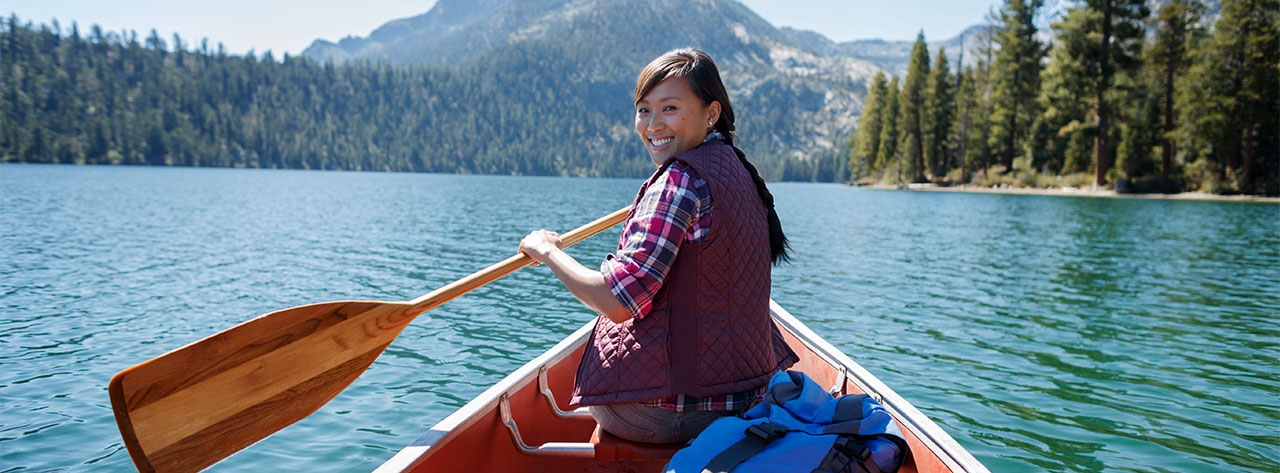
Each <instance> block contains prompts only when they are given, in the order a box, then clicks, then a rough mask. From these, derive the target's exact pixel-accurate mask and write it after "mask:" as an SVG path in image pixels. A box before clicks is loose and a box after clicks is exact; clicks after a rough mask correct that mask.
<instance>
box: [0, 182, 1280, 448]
mask: <svg viewBox="0 0 1280 473" xmlns="http://www.w3.org/2000/svg"><path fill="white" fill-rule="evenodd" d="M638 185H639V181H638V180H607V179H561V178H535V177H501V176H445V175H423V174H416V175H415V174H379V173H333V172H300V171H262V170H225V169H222V170H220V169H163V168H133V167H72V166H25V165H21V166H20V165H0V314H2V315H0V364H3V366H4V368H5V369H4V370H0V455H2V456H3V461H0V470H3V471H18V470H24V469H25V470H30V471H43V470H49V469H64V470H68V471H126V470H129V469H130V468H131V466H130V464H129V459H128V454H127V452H125V451H124V449H123V446H122V445H121V443H120V439H119V433H118V431H117V430H116V429H115V425H114V420H113V418H112V415H111V410H110V405H109V402H108V400H107V396H106V384H107V381H108V380H109V379H110V377H111V376H112V375H113V374H115V372H117V371H119V370H120V369H123V368H126V367H128V366H131V365H133V364H136V363H139V362H141V361H144V360H146V359H149V358H151V357H154V356H156V355H159V354H161V353H164V352H165V351H168V350H171V349H174V348H177V347H179V346H181V345H182V344H185V343H188V342H191V341H194V340H196V339H198V338H201V337H204V336H207V335H209V334H212V333H214V332H216V331H219V330H222V329H225V328H227V327H230V326H232V325H235V324H237V323H239V322H242V321H244V320H246V319H248V318H249V317H252V316H255V315H258V314H263V313H266V312H270V311H273V310H277V309H281V308H285V307H291V306H296V305H302V304H306V303H312V302H320V301H327V300H342V299H372V300H403V299H410V298H413V297H417V296H419V295H421V294H424V293H426V292H428V291H430V290H431V289H434V288H435V287H438V286H440V285H442V284H444V283H447V282H449V281H452V280H454V279H457V278H459V277H462V276H464V275H466V274H469V273H470V272H472V271H475V270H477V269H480V268H482V267H484V266H486V265H488V264H490V263H492V262H495V261H498V260H501V259H503V258H505V257H507V256H509V255H510V254H511V253H512V252H513V251H514V248H515V244H516V242H517V241H518V240H519V238H520V236H522V235H523V234H524V233H525V232H527V231H528V230H531V229H535V228H549V229H558V230H566V229H570V228H573V227H575V226H577V225H580V224H582V223H585V222H587V221H589V220H592V219H594V218H595V217H597V216H600V215H604V214H605V213H608V212H609V211H611V210H613V209H616V208H618V207H620V206H622V205H625V204H627V203H629V202H630V198H631V196H632V193H633V192H634V191H635V188H636V187H638ZM771 187H772V189H773V190H774V193H775V195H776V196H777V201H778V209H779V213H780V214H781V216H782V219H783V223H784V225H785V226H786V230H787V232H788V234H789V235H790V236H791V238H792V241H793V244H794V249H795V259H794V261H793V263H791V264H789V265H786V266H783V267H780V268H778V269H777V270H776V271H775V273H774V297H775V299H777V300H778V302H779V303H780V304H782V305H783V306H784V307H787V308H788V309H789V310H790V311H791V312H792V313H794V314H796V315H797V316H798V317H800V318H801V319H802V320H804V321H805V322H806V323H807V324H809V325H810V326H811V327H812V328H813V329H814V330H815V331H817V332H818V333H819V334H821V335H822V336H824V337H826V338H827V339H828V340H829V341H831V342H832V343H833V344H835V345H836V346H838V347H839V348H841V349H842V350H844V351H845V352H846V353H848V354H849V355H850V356H851V357H853V358H854V359H855V360H857V361H858V362H859V363H862V364H863V365H864V366H866V367H867V368H868V369H869V370H871V371H872V372H873V373H875V374H876V375H878V376H880V377H881V378H882V379H883V380H884V381H885V382H886V383H888V384H889V385H890V386H892V387H893V388H894V389H895V390H897V391H898V392H899V393H900V394H902V395H903V396H905V397H906V398H907V399H908V400H910V401H911V402H912V403H914V404H915V405H916V406H917V407H919V408H920V409H921V410H922V411H924V412H925V413H926V414H928V415H930V416H932V417H933V418H934V419H935V420H936V421H937V422H938V423H939V424H941V425H942V426H943V428H944V429H946V430H947V431H948V432H950V433H951V434H952V436H954V437H955V438H956V439H957V440H958V441H959V442H960V443H961V444H962V445H964V446H965V447H966V448H968V449H970V451H972V452H973V453H974V454H975V455H976V456H977V457H978V458H979V459H980V460H982V461H983V462H984V463H986V464H987V466H988V467H990V468H991V470H992V471H1027V472H1031V471H1097V470H1103V469H1105V470H1116V471H1239V470H1245V469H1250V470H1254V469H1260V470H1264V471H1274V470H1276V469H1277V468H1280V454H1278V453H1277V452H1278V451H1280V448H1278V447H1280V436H1278V435H1277V433H1276V430H1275V419H1277V418H1280V408H1277V406H1278V405H1280V399H1278V397H1277V392H1280V375H1278V374H1277V368H1276V367H1277V366H1280V346H1278V345H1277V343H1276V340H1278V339H1280V338H1278V337H1280V322H1277V320H1276V319H1277V318H1276V317H1275V314H1277V313H1280V206H1275V205H1266V204H1246V203H1221V202H1179V201H1152V200H1132V199H1097V198H1081V197H1040V196H1000V195H968V194H951V193H922V192H897V191H869V190H861V189H852V188H848V187H844V186H837V185H813V184H790V183H780V184H774V185H772V186H771ZM616 238H617V230H612V231H610V232H606V233H605V234H603V235H602V236H601V237H597V238H596V239H593V240H588V241H587V242H584V243H582V244H581V245H580V246H579V247H576V248H575V249H573V250H571V253H573V254H574V255H575V256H578V257H579V259H580V260H583V261H584V262H585V263H587V264H588V265H593V264H595V262H597V261H598V260H599V258H600V257H601V256H603V255H604V254H605V253H607V252H608V251H609V250H610V249H611V247H612V245H613V244H614V243H615V242H616ZM588 320H590V314H588V313H586V312H585V310H583V309H582V307H581V306H580V305H579V304H577V303H576V302H574V301H573V300H572V298H571V297H570V296H569V295H568V294H567V293H566V292H565V291H564V290H563V289H562V288H561V287H560V286H559V284H558V282H556V280H555V278H554V277H553V276H552V275H551V274H550V272H548V271H546V270H545V269H535V270H522V271H520V272H517V273H516V274H514V275H512V276H510V277H508V278H506V279H503V280H500V281H498V282H495V283H493V284H491V285H489V286H487V287H485V288H481V289H479V290H477V291H476V292H474V293H472V294H470V295H468V296H465V297H463V298H460V299H458V300H455V301H453V302H450V303H449V304H446V305H444V306H442V307H440V308H438V309H436V310H434V311H432V312H429V313H427V314H425V315H423V316H421V317H419V319H418V320H416V321H415V322H414V323H413V324H411V325H410V326H409V327H408V328H406V329H405V331H404V332H403V333H402V334H401V335H400V338H398V339H397V341H396V342H395V343H394V344H393V345H392V346H391V347H390V348H388V349H387V351H386V352H385V353H384V354H383V355H382V357H381V358H379V359H378V361H377V362H376V363H374V365H373V367H372V368H370V370H369V371H368V372H367V373H366V374H365V375H364V376H362V377H361V378H360V379H359V380H358V381H357V382H356V383H355V384H353V385H352V386H351V387H350V388H348V389H347V390H346V391H344V392H343V394H341V395H340V396H338V397H337V398H336V399H334V400H333V401H332V402H330V403H329V404H328V405H326V406H325V407H324V408H323V409H321V410H320V411H319V412H317V413H316V414H314V415H312V416H311V417H308V418H307V419H305V420H303V421H302V422H300V423H298V424H296V425H294V426H292V427H290V428H288V429H286V430H284V431H282V432H280V433H279V434H277V435H275V436H273V437H271V438H269V439H267V440H265V441H263V442H261V443H259V444H257V445H255V446H253V447H251V448H249V449H248V450H246V451H244V452H241V453H240V454H237V455H235V456H233V457H232V458H230V459H228V460H227V461H225V462H223V463H220V464H218V465H216V466H215V467H214V468H213V469H212V470H213V471H244V470H246V469H252V468H254V467H257V468H259V469H260V468H262V467H264V466H268V465H269V466H271V467H272V468H273V469H279V470H282V471H293V470H306V471H367V470H370V469H372V468H373V467H374V466H376V465H377V464H379V463H381V462H382V461H383V460H385V459H386V458H389V457H390V456H391V455H392V454H393V452H394V451H395V450H397V449H399V447H400V446H402V445H404V444H406V443H408V442H410V441H411V440H413V439H414V438H415V437H416V436H417V435H419V434H420V433H422V432H424V431H425V430H426V429H427V428H428V427H429V426H430V425H431V424H433V423H434V422H436V421H438V420H440V419H442V418H443V417H444V416H446V415H448V413H450V412H452V410H454V409H456V408H457V407H460V406H461V405H463V404H465V403H466V401H467V400H469V399H471V398H472V397H473V396H475V395H476V394H478V393H479V392H480V391H482V390H484V389H485V388H486V387H488V386H489V385H491V384H492V383H494V382H496V381H498V380H499V379H501V378H502V377H503V376H504V375H505V374H506V373H508V372H510V371H511V370H513V369H515V368H516V367H518V366H520V365H521V364H523V363H524V362H525V361H527V360H529V359H531V358H533V357H535V356H537V355H538V354H539V353H541V352H542V351H544V350H546V349H547V348H549V347H550V346H552V345H554V344H555V343H556V342H558V341H559V340H560V339H562V338H563V337H564V336H566V335H568V334H569V333H570V332H572V331H573V330H574V329H575V328H577V327H578V326H580V325H581V324H583V323H585V322H586V321H588ZM68 439H76V440H75V445H76V448H73V449H68V448H67V445H68V443H67V440H68Z"/></svg>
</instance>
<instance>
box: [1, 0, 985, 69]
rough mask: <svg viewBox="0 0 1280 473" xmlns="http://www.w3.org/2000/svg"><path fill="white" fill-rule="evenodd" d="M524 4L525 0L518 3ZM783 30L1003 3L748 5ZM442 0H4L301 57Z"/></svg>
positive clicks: (826, 0) (847, 29)
mask: <svg viewBox="0 0 1280 473" xmlns="http://www.w3.org/2000/svg"><path fill="white" fill-rule="evenodd" d="M516 1H519V0H516ZM741 1H742V3H744V4H746V5H747V6H748V7H750V8H751V9H752V10H754V11H755V12H756V13H757V14H759V15H760V16H761V17H763V18H764V19H765V20H768V21H769V22H770V23H773V24H774V25H775V26H780V27H781V26H790V27H793V28H799V29H807V30H814V31H817V32H819V33H822V34H824V35H826V36H827V37H828V38H831V39H832V40H835V41H848V40H853V39H873V38H875V39H888V40H913V39H915V37H916V33H917V32H918V31H920V30H921V29H923V30H924V32H925V36H926V37H927V38H928V39H929V40H940V39H947V38H951V37H953V36H955V35H957V34H959V33H960V32H961V31H962V30H964V29H965V28H967V27H968V26H970V25H974V24H977V23H980V22H982V19H983V15H985V14H986V13H987V11H988V10H989V9H990V8H991V7H992V6H994V5H996V4H998V3H999V0H890V1H884V0H741ZM433 4H435V0H373V1H364V2H355V1H351V0H346V1H340V0H306V1H300V0H219V1H190V2H189V1H181V0H179V1H174V0H109V1H104V0H0V11H3V12H4V15H5V17H8V16H9V15H10V14H17V15H18V17H19V18H20V19H22V21H24V22H26V21H31V22H32V23H36V24H39V23H46V24H47V23H49V22H50V20H51V19H53V18H57V19H58V22H59V23H60V24H61V26H62V27H63V28H67V27H70V25H71V23H72V21H74V22H76V23H77V24H78V26H79V27H80V29H81V31H88V30H89V27H90V25H93V24H98V25H99V26H101V27H102V28H103V29H104V30H106V31H117V32H118V31H121V30H135V31H137V32H138V36H139V37H140V38H141V37H146V36H147V35H148V34H149V33H150V32H151V29H152V28H155V29H156V31H157V32H158V33H159V34H160V37H161V38H164V39H165V41H166V42H169V41H170V40H171V38H172V37H173V33H175V32H176V33H178V34H179V35H181V36H182V38H183V41H184V42H186V43H188V44H199V42H200V39H201V38H208V39H209V44H210V47H214V46H215V45H217V44H218V43H219V42H221V43H223V45H224V46H225V47H226V50H227V52H229V53H233V54H243V53H245V52H247V51H249V50H254V51H255V52H257V53H258V54H261V53H263V52H265V51H267V50H271V51H272V52H274V53H275V55H276V56H277V57H279V56H280V55H281V54H283V53H286V52H287V53H289V54H292V55H297V54H299V53H301V52H302V50H303V49H306V47H307V46H309V45H310V44H311V42H312V41H314V40H316V39H326V40H329V41H337V40H339V39H342V38H343V37H346V36H368V34H369V33H370V32H371V31H373V30H374V29H376V28H377V27H378V26H381V25H382V24H383V23H386V22H387V21H390V20H393V19H396V18H404V17H409V16H414V15H417V14H421V13H424V12H426V11H427V10H430V9H431V5H433Z"/></svg>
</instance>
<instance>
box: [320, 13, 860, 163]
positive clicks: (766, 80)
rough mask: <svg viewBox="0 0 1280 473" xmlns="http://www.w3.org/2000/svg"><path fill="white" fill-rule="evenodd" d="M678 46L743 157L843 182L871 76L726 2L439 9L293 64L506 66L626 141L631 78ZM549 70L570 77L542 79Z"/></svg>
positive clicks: (324, 44) (328, 45)
mask: <svg viewBox="0 0 1280 473" xmlns="http://www.w3.org/2000/svg"><path fill="white" fill-rule="evenodd" d="M671 11H680V12H681V14H680V15H670V14H669V12H671ZM636 18H645V19H646V21H636ZM683 46H694V47H698V48H701V49H703V50H706V51H707V52H708V53H710V54H711V55H712V57H714V58H715V59H716V60H717V63H718V65H719V66H720V68H721V70H722V72H723V73H724V77H725V79H726V86H728V87H729V88H730V93H731V95H732V97H733V100H734V101H735V103H734V105H735V107H736V108H738V109H739V110H740V111H739V113H738V116H739V117H741V118H740V122H739V124H738V127H739V135H740V137H741V139H740V142H741V143H743V145H744V146H745V147H751V148H752V151H753V152H754V153H755V154H757V155H761V154H765V155H769V156H776V157H787V158H792V159H798V160H801V161H812V160H815V159H817V160H824V161H825V162H829V164H824V166H825V167H828V168H830V169H829V170H828V171H826V172H833V173H839V172H843V170H842V168H843V160H844V157H843V153H844V143H845V141H846V140H847V139H848V137H849V136H850V135H851V134H852V132H853V128H854V123H855V119H856V116H857V115H858V113H859V112H860V111H861V108H862V97H863V95H864V94H865V83H867V82H868V81H869V79H870V78H871V76H873V75H874V74H875V72H876V71H877V70H879V68H878V67H877V66H876V65H875V64H873V63H871V62H868V61H865V60H862V59H858V58H856V57H853V56H851V55H829V54H824V53H823V52H821V51H816V50H814V49H813V48H810V47H806V46H805V45H804V43H803V42H801V41H797V40H795V39H793V38H792V35H791V34H789V33H787V32H785V31H783V30H780V29H778V28H775V27H774V26H773V25H771V24H769V23H768V22H767V21H765V20H764V19H762V18H760V17H759V16H758V15H756V14H755V13H754V12H752V11H751V10H750V9H749V8H747V7H746V6H744V5H742V4H741V3H738V2H736V1H733V0H696V1H692V2H689V1H676V0H654V1H649V0H643V1H642V0H520V1H510V0H485V1H482V2H478V3H471V2H466V1H462V0H440V1H439V2H438V3H437V4H436V5H435V6H434V7H432V9H431V10H430V11H428V12H426V13H424V14H422V15H417V16H413V17H409V18H404V19H399V20H395V21H391V22H389V23H387V24H385V25H383V26H381V27H379V28H378V29H376V30H375V31H374V32H373V33H371V34H370V35H369V36H368V37H365V38H355V37H351V38H346V39H343V40H341V41H339V42H338V43H332V42H328V41H316V42H315V43H313V44H312V45H311V46H310V47H309V48H307V49H306V50H305V51H304V52H303V55H304V56H305V57H307V58H310V59H313V60H317V61H322V62H323V61H332V62H334V63H339V64H341V63H347V62H351V61H359V62H371V63H388V64H393V65H425V66H443V67H452V68H468V67H482V65H485V66H483V67H486V68H488V67H489V65H493V64H503V65H507V66H508V67H505V68H504V71H505V72H504V74H510V75H511V79H512V80H521V81H535V82H540V83H541V82H546V83H548V84H550V85H549V86H551V87H557V88H560V87H564V88H565V89H563V91H564V92H566V93H567V92H568V91H569V90H575V91H577V93H582V94H586V95H587V96H589V97H590V98H591V99H590V100H588V101H587V102H585V106H587V107H591V108H594V109H595V110H593V112H598V113H604V114H606V115H608V116H614V117H617V123H618V126H620V127H621V131H620V130H613V131H610V130H597V133H595V134H598V135H599V136H604V137H606V139H611V140H612V139H626V140H633V139H634V137H632V136H630V135H629V134H627V133H623V132H624V131H626V130H629V127H630V115H631V103H630V95H631V92H632V90H631V89H632V87H633V85H634V81H635V75H636V74H637V73H638V72H639V70H640V68H641V67H643V65H644V64H645V63H646V62H647V61H648V60H649V59H652V58H653V57H656V56H657V55H658V54H661V53H662V52H664V51H666V50H669V49H672V48H676V47H683ZM550 71H574V72H573V73H572V74H568V75H558V76H555V77H548V76H546V75H547V74H549V73H551V72H550ZM556 81H563V83H560V84H556ZM512 99H517V98H512ZM563 113H583V111H574V110H564V111H563ZM766 115H767V116H766ZM761 159H763V160H766V161H768V160H769V158H768V157H767V156H761ZM782 165H783V164H782V162H781V161H775V162H773V163H772V164H769V163H766V165H765V166H764V167H766V168H769V167H775V169H773V174H774V175H779V176H780V175H782V174H785V172H784V170H782V169H780V168H777V166H782Z"/></svg>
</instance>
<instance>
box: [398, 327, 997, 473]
mask: <svg viewBox="0 0 1280 473" xmlns="http://www.w3.org/2000/svg"><path fill="white" fill-rule="evenodd" d="M776 317H777V315H776V313H775V318H776ZM787 317H790V315H789V314H788V315H787ZM775 323H777V321H776V319H775ZM778 326H779V328H780V330H781V331H782V333H783V335H784V336H785V337H786V339H787V343H788V344H790V345H791V347H792V349H793V350H795V352H796V353H797V354H798V355H799V356H800V362H799V363H798V364H797V365H796V366H795V367H793V368H792V369H798V370H801V371H803V372H805V373H806V374H808V375H809V376H810V377H812V378H813V379H814V380H815V381H817V382H818V383H819V384H821V385H823V386H826V387H828V388H831V387H833V386H835V385H837V383H842V384H843V390H842V391H841V393H845V394H848V393H862V392H863V390H862V389H860V388H859V387H858V386H857V384H856V382H855V380H854V379H853V378H851V377H849V376H843V375H842V373H847V372H848V371H847V370H843V369H841V368H840V367H838V366H836V365H833V364H832V362H831V361H829V360H827V359H824V357H822V356H820V355H819V354H817V353H816V352H815V351H814V350H812V349H811V348H810V346H809V344H806V343H804V342H803V341H802V340H801V338H800V337H799V336H797V334H796V333H793V332H792V331H791V330H789V329H787V327H786V326H785V325H784V324H778ZM589 329H590V324H588V325H587V326H584V327H583V328H582V329H579V330H578V331H577V332H575V333H574V335H571V336H570V337H569V339H566V340H565V341H564V342H562V343H561V344H560V345H557V347H556V348H553V349H552V350H551V351H549V352H548V353H546V354H544V355H543V356H540V357H539V358H538V359H535V360H534V361H532V362H530V363H529V364H528V365H525V366H524V367H522V368H521V369H520V370H517V371H516V372H515V373H512V375H511V376H508V377H507V379H504V380H503V381H502V382H500V383H498V384H497V385H495V386H494V387H493V388H491V389H490V390H488V391H485V392H484V393H482V394H481V395H480V396H477V397H476V399H474V400H472V401H471V403H469V404H468V405H467V406H465V407H463V408H462V409H460V410H459V412H457V413H455V414H454V415H453V416H450V417H449V418H447V419H445V420H444V421H441V422H440V424H437V425H436V426H435V427H433V428H432V430H431V431H430V432H429V433H427V434H426V435H424V436H423V437H422V438H419V439H418V440H417V441H415V442H414V443H413V444H412V445H410V446H409V447H406V448H405V449H404V450H402V451H401V452H400V453H398V454H397V455H396V456H395V457H394V458H392V459H391V460H389V461H388V462H387V463H386V464H384V465H382V467H380V468H379V469H378V470H376V473H391V472H453V471H471V472H514V471H522V472H637V473H639V472H656V471H661V469H662V466H663V465H665V464H666V462H667V459H668V458H658V459H652V460H645V461H597V460H596V459H594V458H548V457H533V456H528V455H526V454H524V453H522V452H520V451H519V450H518V449H517V447H516V446H515V443H514V442H513V440H512V438H511V435H510V433H509V431H508V430H507V428H506V427H505V426H504V425H503V424H502V422H501V419H500V415H499V410H498V397H499V396H500V395H501V394H502V393H503V392H505V393H507V394H508V396H509V400H510V401H509V402H510V406H511V412H512V417H513V418H514V419H515V421H516V423H517V425H518V426H519V429H520V433H521V435H522V436H523V438H524V441H525V443H526V444H528V445H539V444H542V443H546V442H589V441H590V439H591V436H592V432H593V431H594V430H595V428H596V424H595V422H594V421H590V420H586V421H580V420H566V419H561V418H558V417H556V416H555V415H554V414H552V412H551V410H550V408H549V406H548V402H547V400H546V397H545V396H543V395H542V394H541V393H539V392H538V382H537V373H538V371H537V370H538V367H540V366H546V367H547V368H548V382H549V384H550V387H551V390H552V392H553V394H554V397H555V400H556V403H557V404H558V405H559V406H560V409H562V410H570V408H569V406H568V405H567V401H568V399H569V392H570V391H571V390H572V387H573V378H574V374H575V371H576V368H577V363H578V359H579V358H580V356H581V354H582V350H583V347H584V345H585V342H586V338H587V337H586V335H587V333H588V332H587V330H589ZM805 330H807V329H805ZM872 395H873V396H875V394H872ZM895 396H896V395H895ZM891 411H892V409H891ZM895 418H897V419H898V420H899V422H898V424H899V426H900V427H901V428H902V432H903V434H904V436H905V437H906V439H907V444H908V446H909V447H910V455H909V456H908V457H907V460H906V463H905V465H904V466H903V468H902V470H900V471H902V472H904V473H917V472H920V473H934V472H950V471H953V469H952V468H951V467H948V465H947V464H946V463H945V462H944V461H942V460H941V458H940V457H939V455H938V454H936V453H935V452H934V451H933V450H931V449H930V446H929V445H927V444H926V442H923V441H922V440H921V439H920V437H919V436H918V434H917V432H915V431H914V430H913V429H912V428H911V426H910V425H909V424H908V423H903V422H902V421H901V420H902V419H901V418H899V415H898V413H895ZM944 435H945V434H944ZM948 440H950V439H949V438H948ZM966 454H967V452H966ZM953 463H954V462H953ZM978 468H979V470H978V471H982V470H985V468H982V467H981V466H979V467H978Z"/></svg>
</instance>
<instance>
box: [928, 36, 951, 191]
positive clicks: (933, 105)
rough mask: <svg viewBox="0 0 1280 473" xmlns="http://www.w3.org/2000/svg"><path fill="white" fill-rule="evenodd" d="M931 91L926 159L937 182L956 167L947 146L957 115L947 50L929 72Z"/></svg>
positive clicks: (942, 50) (929, 169)
mask: <svg viewBox="0 0 1280 473" xmlns="http://www.w3.org/2000/svg"><path fill="white" fill-rule="evenodd" d="M928 87H929V89H928V91H927V93H926V94H925V110H926V111H927V112H928V114H927V115H926V116H925V127H924V128H925V139H924V143H925V158H926V161H928V166H927V169H928V171H929V174H930V175H931V176H932V178H933V179H939V178H942V177H943V176H945V175H946V173H947V170H948V169H949V168H951V166H952V164H951V162H950V159H949V158H948V157H949V156H950V155H951V153H950V150H949V149H948V148H949V146H948V145H947V141H948V138H949V137H950V135H951V126H952V125H951V122H952V119H953V117H954V115H953V114H954V113H955V97H954V95H953V91H952V83H951V67H950V66H949V65H947V53H946V50H945V48H942V47H939V48H938V56H937V59H936V60H934V62H933V69H931V70H930V71H929V81H928Z"/></svg>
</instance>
